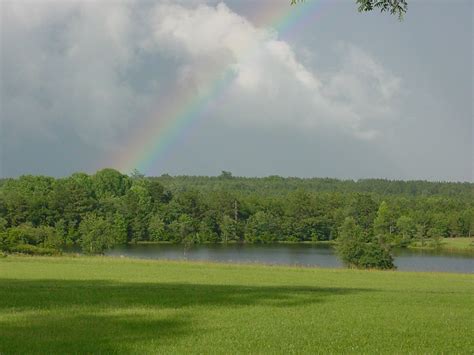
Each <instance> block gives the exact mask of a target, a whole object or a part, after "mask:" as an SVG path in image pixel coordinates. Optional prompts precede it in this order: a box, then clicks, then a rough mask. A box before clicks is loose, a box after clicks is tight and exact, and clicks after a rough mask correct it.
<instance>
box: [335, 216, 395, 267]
mask: <svg viewBox="0 0 474 355" xmlns="http://www.w3.org/2000/svg"><path fill="white" fill-rule="evenodd" d="M336 251H337V253H338V255H339V257H340V258H341V259H342V261H343V263H344V264H346V265H347V266H349V267H355V268H363V269H368V268H375V269H393V268H394V267H395V266H394V264H393V257H392V255H391V254H390V251H389V249H388V248H387V247H386V246H384V245H382V244H380V243H379V241H377V240H376V239H374V238H373V237H372V238H371V237H370V236H368V235H367V234H366V233H365V232H364V230H363V229H362V228H361V227H360V226H358V225H357V224H356V221H355V220H354V218H352V217H347V218H346V220H345V221H344V223H343V225H342V226H341V230H340V233H339V237H338V239H337V245H336Z"/></svg>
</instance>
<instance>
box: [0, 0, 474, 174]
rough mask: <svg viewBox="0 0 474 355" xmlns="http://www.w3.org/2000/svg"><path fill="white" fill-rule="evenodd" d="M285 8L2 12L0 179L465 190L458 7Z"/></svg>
mask: <svg viewBox="0 0 474 355" xmlns="http://www.w3.org/2000/svg"><path fill="white" fill-rule="evenodd" d="M288 3H289V0H260V1H258V2H257V1H253V0H222V1H213V0H209V1H205V0H203V1H198V0H188V1H184V0H183V1H129V2H126V1H81V2H74V1H48V2H47V1H28V2H27V1H21V0H15V1H10V0H3V1H1V4H0V6H1V17H2V18H1V22H2V29H1V56H0V57H1V107H0V120H1V122H0V123H1V126H0V130H1V131H0V154H1V155H0V157H1V160H0V175H1V176H2V177H6V176H18V175H21V174H46V175H53V176H64V175H68V174H70V173H72V172H75V171H85V172H94V171H95V170H97V169H99V168H103V167H115V168H118V169H120V170H122V171H123V172H129V171H130V170H131V169H133V168H138V169H139V170H141V171H143V172H144V173H146V174H147V175H161V174H163V173H170V174H173V175H174V174H191V175H216V174H219V173H220V171H221V170H229V171H231V172H233V174H234V175H245V176H266V175H281V176H301V177H312V176H317V177H338V178H354V179H357V178H364V177H382V178H391V179H428V180H450V181H473V165H474V164H473V155H474V151H473V136H474V131H473V108H472V102H473V100H474V97H473V89H472V83H473V28H472V23H473V15H474V13H473V11H474V10H473V3H472V1H470V0H465V1H463V0H450V1H436V0H430V1H427V0H426V1H423V0H410V1H409V10H408V14H407V16H406V18H405V20H404V21H402V22H399V21H398V20H397V19H396V18H395V17H391V16H389V15H384V14H380V13H375V12H374V13H368V14H359V13H357V11H356V6H355V4H354V1H350V0H347V1H343V0H340V1H331V0H324V1H323V0H315V1H308V2H307V4H306V5H303V6H302V8H301V9H300V8H298V9H296V8H295V7H290V6H289V4H288ZM300 7H301V5H300Z"/></svg>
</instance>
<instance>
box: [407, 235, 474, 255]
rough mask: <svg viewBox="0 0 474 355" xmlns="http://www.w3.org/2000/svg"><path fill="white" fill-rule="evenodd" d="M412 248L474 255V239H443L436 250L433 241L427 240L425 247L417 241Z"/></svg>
mask: <svg viewBox="0 0 474 355" xmlns="http://www.w3.org/2000/svg"><path fill="white" fill-rule="evenodd" d="M410 248H413V249H425V250H433V249H438V250H444V251H450V252H461V253H474V237H456V238H443V239H442V240H441V244H440V245H439V247H437V248H435V247H434V246H433V245H432V243H431V241H430V240H429V239H427V240H426V241H425V245H424V246H421V242H420V241H417V242H415V243H413V244H412V245H410Z"/></svg>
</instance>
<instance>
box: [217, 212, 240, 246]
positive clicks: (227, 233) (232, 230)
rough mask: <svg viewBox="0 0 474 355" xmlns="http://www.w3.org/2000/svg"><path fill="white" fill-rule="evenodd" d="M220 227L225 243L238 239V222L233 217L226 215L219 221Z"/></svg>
mask: <svg viewBox="0 0 474 355" xmlns="http://www.w3.org/2000/svg"><path fill="white" fill-rule="evenodd" d="M219 229H220V231H221V239H222V241H223V242H224V243H227V242H229V241H231V240H237V223H236V221H235V220H234V219H233V218H231V217H229V216H227V215H224V216H223V217H222V220H221V221H220V223H219Z"/></svg>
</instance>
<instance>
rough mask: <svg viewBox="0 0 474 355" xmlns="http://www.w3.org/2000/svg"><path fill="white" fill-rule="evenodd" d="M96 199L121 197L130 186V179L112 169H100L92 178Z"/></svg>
mask: <svg viewBox="0 0 474 355" xmlns="http://www.w3.org/2000/svg"><path fill="white" fill-rule="evenodd" d="M92 182H93V184H94V189H95V192H96V194H97V196H98V197H104V196H123V195H125V193H126V192H127V191H128V189H129V188H130V186H131V181H130V178H129V177H128V176H127V175H123V174H121V173H120V172H118V171H117V170H114V169H102V170H99V171H98V172H96V173H95V175H94V176H92Z"/></svg>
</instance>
